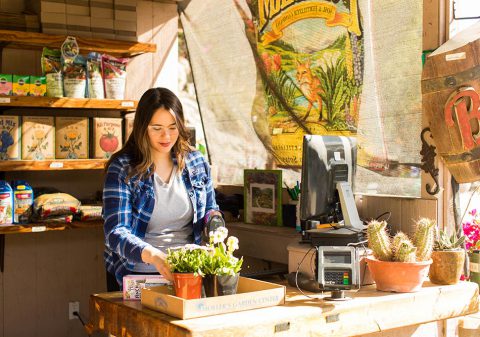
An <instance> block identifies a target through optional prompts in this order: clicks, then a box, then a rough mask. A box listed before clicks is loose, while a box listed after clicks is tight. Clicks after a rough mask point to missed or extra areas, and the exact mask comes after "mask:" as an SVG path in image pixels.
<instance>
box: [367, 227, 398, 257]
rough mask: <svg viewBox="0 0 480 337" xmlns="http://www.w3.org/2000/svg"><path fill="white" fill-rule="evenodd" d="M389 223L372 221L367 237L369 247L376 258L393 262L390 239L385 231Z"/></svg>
mask: <svg viewBox="0 0 480 337" xmlns="http://www.w3.org/2000/svg"><path fill="white" fill-rule="evenodd" d="M385 227H387V223H386V222H385V221H380V222H379V221H376V220H372V221H371V222H370V223H369V224H368V228H367V237H368V246H369V248H370V249H371V250H373V254H374V255H375V257H376V258H377V259H379V260H381V261H391V260H392V256H393V254H392V249H391V247H390V245H391V242H390V237H389V235H388V233H387V231H386V229H385Z"/></svg>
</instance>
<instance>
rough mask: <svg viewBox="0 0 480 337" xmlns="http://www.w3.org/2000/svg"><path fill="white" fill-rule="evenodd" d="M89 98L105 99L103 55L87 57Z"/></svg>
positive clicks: (95, 54) (97, 54)
mask: <svg viewBox="0 0 480 337" xmlns="http://www.w3.org/2000/svg"><path fill="white" fill-rule="evenodd" d="M87 97H90V98H98V99H103V98H105V92H104V89H103V77H102V55H101V54H99V53H93V52H92V53H89V54H88V56H87Z"/></svg>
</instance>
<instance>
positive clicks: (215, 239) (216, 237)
mask: <svg viewBox="0 0 480 337" xmlns="http://www.w3.org/2000/svg"><path fill="white" fill-rule="evenodd" d="M223 240H225V238H224V236H223V234H222V233H221V232H219V231H215V233H213V243H220V242H223Z"/></svg>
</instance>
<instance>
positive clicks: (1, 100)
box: [0, 97, 10, 103]
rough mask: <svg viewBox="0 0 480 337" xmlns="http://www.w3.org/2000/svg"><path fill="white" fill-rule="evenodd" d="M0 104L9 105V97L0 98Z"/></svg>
mask: <svg viewBox="0 0 480 337" xmlns="http://www.w3.org/2000/svg"><path fill="white" fill-rule="evenodd" d="M0 103H10V97H0Z"/></svg>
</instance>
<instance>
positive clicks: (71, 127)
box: [55, 117, 88, 159]
mask: <svg viewBox="0 0 480 337" xmlns="http://www.w3.org/2000/svg"><path fill="white" fill-rule="evenodd" d="M55 158H57V159H87V158H88V118H87V117H55Z"/></svg>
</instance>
